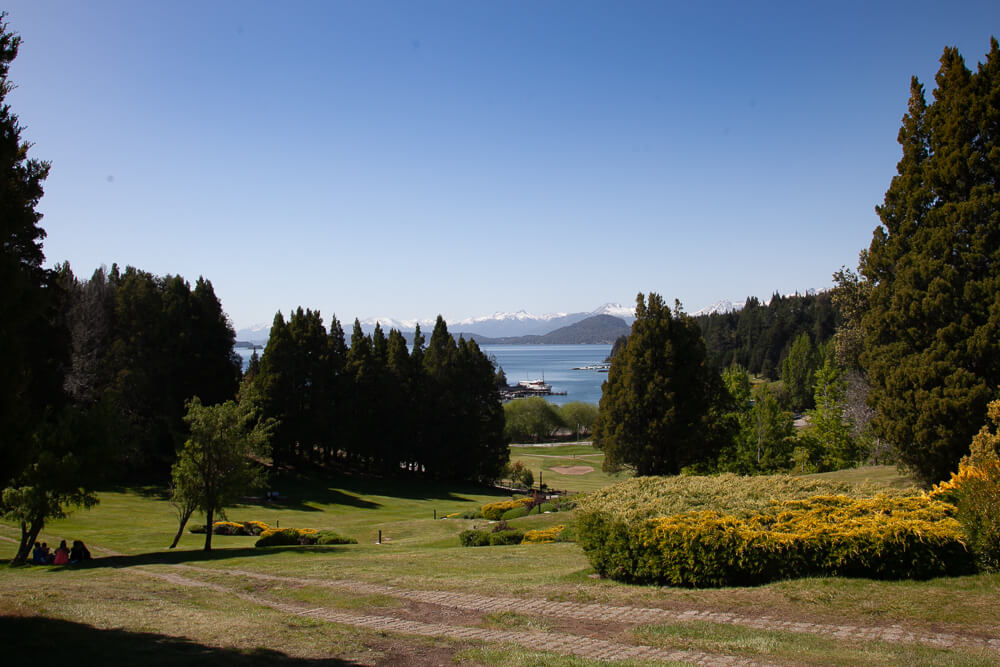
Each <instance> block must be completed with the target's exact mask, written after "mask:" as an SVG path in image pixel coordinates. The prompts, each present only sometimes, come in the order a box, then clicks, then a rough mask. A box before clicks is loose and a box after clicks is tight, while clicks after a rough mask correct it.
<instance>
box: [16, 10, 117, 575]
mask: <svg viewBox="0 0 1000 667" xmlns="http://www.w3.org/2000/svg"><path fill="white" fill-rule="evenodd" d="M6 17H7V15H6V13H5V12H0V285H2V286H3V287H2V289H0V369H2V370H0V490H2V495H0V514H2V515H3V516H5V517H6V518H8V519H11V520H14V521H16V522H17V523H18V524H19V526H20V528H21V540H20V544H19V546H18V550H17V553H16V555H15V558H14V560H15V561H16V562H23V561H24V560H25V559H26V558H27V556H28V555H29V553H30V549H31V545H32V542H33V541H34V538H35V537H36V536H37V535H38V532H39V531H40V530H41V529H42V527H43V525H44V524H45V522H46V521H47V520H48V519H50V518H55V517H60V516H64V515H65V512H66V509H67V508H68V507H70V506H74V505H76V506H81V505H82V506H89V505H91V504H93V503H94V502H96V498H95V497H94V495H93V493H92V491H91V490H90V489H91V488H92V484H93V483H94V482H95V481H96V472H97V471H96V468H95V467H90V468H88V467H87V464H88V459H87V457H86V456H85V455H83V454H84V450H85V448H84V447H83V446H82V443H83V442H84V441H85V440H86V437H85V435H84V433H82V432H83V431H85V430H87V427H88V424H87V422H86V421H85V420H83V419H81V415H80V414H79V413H78V412H77V411H75V410H73V409H72V408H71V407H69V406H68V405H67V403H68V397H67V395H66V393H65V392H64V390H63V385H64V379H65V367H66V365H67V364H68V361H69V350H70V346H69V333H68V329H67V327H66V322H65V317H64V313H65V312H66V310H67V308H66V304H65V302H64V298H63V297H64V291H63V290H62V288H61V284H60V281H59V276H58V275H57V273H56V272H55V271H51V270H47V269H45V268H43V266H42V262H43V261H44V255H43V253H42V239H44V238H45V231H44V230H43V229H42V228H41V226H40V225H39V223H40V221H41V219H42V215H41V213H39V212H38V211H37V210H36V207H37V206H38V203H39V200H40V199H41V197H42V194H43V189H42V183H43V181H44V180H45V178H46V176H47V175H48V171H49V164H48V163H47V162H43V161H41V160H37V159H34V158H29V157H28V149H29V144H28V142H27V141H26V140H24V139H23V138H22V137H21V125H20V122H19V121H18V117H17V116H16V115H15V114H14V113H13V112H12V110H11V108H10V105H9V104H7V102H6V98H7V94H8V93H9V92H10V91H11V90H12V88H13V84H12V83H11V82H10V80H9V79H8V73H9V70H10V64H11V62H13V60H14V59H15V58H16V57H17V51H18V48H19V46H20V43H21V40H20V37H18V36H17V35H15V34H14V33H11V32H8V29H7V23H6V21H5V19H6ZM67 269H68V267H67Z"/></svg>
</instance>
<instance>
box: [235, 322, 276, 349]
mask: <svg viewBox="0 0 1000 667" xmlns="http://www.w3.org/2000/svg"><path fill="white" fill-rule="evenodd" d="M270 335H271V325H270V324H251V325H250V326H248V327H245V328H243V329H240V330H239V331H237V332H236V340H239V341H243V342H246V343H253V344H254V345H263V344H264V343H266V342H267V338H268V336H270Z"/></svg>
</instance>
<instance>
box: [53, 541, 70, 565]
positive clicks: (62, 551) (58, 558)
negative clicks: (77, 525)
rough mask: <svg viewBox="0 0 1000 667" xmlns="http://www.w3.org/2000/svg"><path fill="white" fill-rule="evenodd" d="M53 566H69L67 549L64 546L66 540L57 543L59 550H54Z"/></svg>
mask: <svg viewBox="0 0 1000 667" xmlns="http://www.w3.org/2000/svg"><path fill="white" fill-rule="evenodd" d="M52 564H53V565H68V564H69V547H67V546H66V540H63V541H62V542H60V543H59V548H58V549H56V555H55V558H53V559H52Z"/></svg>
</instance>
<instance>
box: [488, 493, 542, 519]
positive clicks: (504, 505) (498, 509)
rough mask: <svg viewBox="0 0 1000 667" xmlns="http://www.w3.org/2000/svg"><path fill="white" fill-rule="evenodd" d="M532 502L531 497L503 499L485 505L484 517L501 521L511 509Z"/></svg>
mask: <svg viewBox="0 0 1000 667" xmlns="http://www.w3.org/2000/svg"><path fill="white" fill-rule="evenodd" d="M530 502H531V498H518V499H517V500H501V501H500V502H497V503H488V504H486V505H483V518H484V519H489V520H490V521H499V520H500V519H501V517H503V515H504V514H505V513H507V512H508V511H509V510H512V509H515V508H518V507H523V506H525V505H527V504H528V503H530Z"/></svg>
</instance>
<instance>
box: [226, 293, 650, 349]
mask: <svg viewBox="0 0 1000 667" xmlns="http://www.w3.org/2000/svg"><path fill="white" fill-rule="evenodd" d="M599 315H604V316H610V317H612V318H615V319H618V320H619V321H621V322H624V324H625V326H626V328H627V327H628V326H631V324H632V322H633V321H634V320H635V311H634V309H633V308H626V307H624V306H622V305H621V304H617V303H605V304H603V305H602V306H600V307H598V308H596V309H594V310H592V311H590V312H579V313H549V314H546V315H532V314H530V313H528V312H526V311H524V310H519V311H517V312H514V313H505V312H497V313H493V314H492V315H487V316H483V317H473V318H469V319H465V320H455V321H450V322H448V331H450V332H452V333H453V334H455V335H458V334H462V335H463V336H465V337H466V338H475V339H476V341H478V342H486V341H489V340H493V339H510V340H511V341H512V340H513V339H516V338H519V337H522V336H534V337H538V338H541V337H544V336H546V335H547V334H551V333H555V332H556V331H557V330H558V329H562V328H565V327H568V326H571V325H573V324H576V323H578V322H582V321H583V320H586V319H588V318H593V317H596V316H599ZM602 322H603V323H602V324H600V325H596V324H595V325H594V326H596V327H597V329H600V330H601V331H603V329H604V328H606V326H607V324H608V322H607V321H602ZM376 323H377V324H379V325H380V326H381V327H382V331H384V332H386V333H388V332H389V329H398V330H399V331H401V332H403V333H404V334H407V333H412V332H413V331H414V330H415V329H416V325H417V324H419V325H420V330H421V332H422V333H423V334H424V337H425V338H427V337H429V336H430V335H431V331H433V330H434V320H397V319H393V318H391V317H373V318H369V319H366V320H362V321H361V329H362V331H364V332H365V333H366V334H370V333H371V332H372V331H374V330H375V324H376ZM342 325H343V326H344V329H345V331H346V332H347V333H348V335H349V334H350V328H351V326H352V325H353V322H342ZM614 328H618V327H617V325H615V326H614ZM270 329H271V327H270V325H267V324H260V325H254V326H251V327H246V328H243V329H240V330H239V331H237V332H236V340H238V341H244V342H248V343H254V344H257V345H263V344H264V343H266V342H267V337H268V335H269V334H270ZM597 329H595V330H594V332H593V333H595V334H596V335H597V336H598V337H606V335H605V334H604V333H600V332H598V331H597ZM570 335H571V336H572V335H573V333H572V332H570ZM407 338H408V339H409V336H407ZM556 338H560V337H559V336H557V337H556ZM614 338H617V336H615V337H614ZM614 338H611V340H610V341H608V342H614ZM504 342H507V340H505V341H504ZM544 342H546V343H552V344H556V343H555V340H546V341H544ZM577 342H582V341H577Z"/></svg>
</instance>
